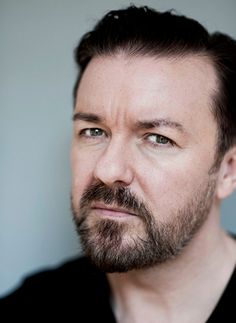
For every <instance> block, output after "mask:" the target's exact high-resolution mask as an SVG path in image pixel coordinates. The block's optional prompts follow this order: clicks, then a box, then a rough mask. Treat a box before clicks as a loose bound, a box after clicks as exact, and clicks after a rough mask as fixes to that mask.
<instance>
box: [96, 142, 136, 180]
mask: <svg viewBox="0 0 236 323" xmlns="http://www.w3.org/2000/svg"><path fill="white" fill-rule="evenodd" d="M131 164H132V160H131V156H130V152H129V151H128V147H127V145H125V143H124V142H122V141H121V140H111V141H110V143H109V144H108V146H107V147H106V149H105V150H104V151H103V152H102V155H101V156H100V157H99V159H98V160H97V163H96V166H95V169H94V178H96V179H97V180H99V181H101V182H103V183H104V184H106V185H107V186H112V185H114V184H122V185H124V186H128V185H130V183H131V182H132V180H133V170H132V167H131Z"/></svg>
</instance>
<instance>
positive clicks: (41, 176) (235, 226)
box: [0, 0, 236, 295]
mask: <svg viewBox="0 0 236 323" xmlns="http://www.w3.org/2000/svg"><path fill="white" fill-rule="evenodd" d="M133 3H134V4H136V5H149V6H151V7H154V8H156V9H159V10H166V9H171V8H175V9H177V10H178V11H180V12H181V13H183V14H186V15H189V16H192V17H194V18H196V19H198V20H199V21H200V22H202V23H203V24H204V25H205V26H206V27H207V28H209V29H210V30H211V31H213V30H216V29H218V30H221V31H223V32H226V33H228V34H230V35H231V36H233V37H235V38H236V20H235V12H236V1H235V0H207V1H205V0H198V1H195V0H192V1H190V0H159V1H157V0H153V1H148V0H147V1H145V2H144V1H133ZM127 5H129V1H121V0H120V1H119V0H112V1H111V0H100V1H93V0H86V1H82V0H81V1H80V0H64V1H63V0H40V1H38V0H21V1H18V0H0V98H1V101H0V103H1V104H0V148H1V150H0V295H3V294H5V293H7V292H9V291H10V290H12V289H13V288H15V287H16V286H17V285H18V284H19V282H20V280H21V279H22V277H24V276H25V275H26V274H28V273H30V272H32V271H35V270H41V269H43V268H45V267H48V266H56V265H57V264H59V263H60V262H62V261H64V260H65V259H68V258H70V257H73V256H75V255H77V254H78V252H79V246H78V239H77V236H76V234H75V230H74V227H73V223H72V220H71V215H70V163H69V150H70V136H71V116H72V95H71V94H72V87H73V83H74V80H75V76H76V72H75V66H74V63H73V59H72V53H73V49H74V47H75V46H76V44H77V41H78V40H79V38H80V37H81V35H82V34H83V33H84V32H86V31H87V30H89V29H90V28H91V27H92V26H93V25H94V23H95V22H96V20H97V19H99V18H100V17H101V16H102V15H103V14H104V13H105V12H107V11H109V10H111V9H118V8H120V7H121V6H123V7H124V6H127ZM235 197H236V195H235V194H234V195H233V196H232V197H231V198H229V199H228V200H227V201H226V202H225V203H224V205H223V208H222V209H223V224H224V226H225V227H226V228H227V229H229V230H231V231H234V232H236V219H235V218H234V207H235V201H234V200H235Z"/></svg>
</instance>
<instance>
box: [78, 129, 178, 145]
mask: <svg viewBox="0 0 236 323" xmlns="http://www.w3.org/2000/svg"><path fill="white" fill-rule="evenodd" d="M88 130H89V131H92V130H94V131H95V130H98V131H101V132H102V133H103V135H105V137H107V134H106V133H105V131H104V130H102V129H100V128H85V129H82V130H81V131H80V132H79V137H84V138H86V139H89V140H90V139H91V140H94V139H97V137H101V136H91V135H90V136H89V135H86V131H88ZM151 136H153V137H156V138H157V137H158V138H159V139H164V140H166V141H167V143H162V144H161V143H156V142H154V141H151V140H147V138H150V137H151ZM143 138H144V139H145V140H146V141H147V142H148V144H150V145H152V146H154V147H164V146H174V145H175V143H174V141H173V140H171V139H169V138H168V137H166V136H163V135H159V134H156V133H147V134H145V135H144V137H143Z"/></svg>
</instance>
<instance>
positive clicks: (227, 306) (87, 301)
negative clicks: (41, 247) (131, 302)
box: [0, 257, 236, 323]
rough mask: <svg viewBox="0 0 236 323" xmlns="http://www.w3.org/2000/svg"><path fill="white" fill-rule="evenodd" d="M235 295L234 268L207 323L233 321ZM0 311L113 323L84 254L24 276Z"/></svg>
mask: <svg viewBox="0 0 236 323" xmlns="http://www.w3.org/2000/svg"><path fill="white" fill-rule="evenodd" d="M235 297H236V270H235V271H234V273H233V275H232V277H231V279H230V281H229V283H228V285H227V286H226V288H225V291H224V293H223V295H222V297H221V299H220V301H219V302H218V304H217V306H216V308H215V310H214V311H213V313H212V315H211V317H210V318H209V319H208V320H207V323H216V322H219V323H228V322H236V319H235V309H234V302H235ZM0 313H1V317H7V320H6V322H10V321H11V320H10V319H11V318H13V317H14V318H16V317H17V318H18V319H19V320H20V319H23V320H24V321H32V322H33V321H34V320H36V319H41V320H42V319H45V320H47V319H48V318H50V317H51V318H53V322H55V321H57V320H59V321H60V322H61V321H62V322H63V321H65V322H72V320H73V321H75V322H99V323H100V322H102V323H105V322H109V323H115V318H114V315H113V312H112V308H111V305H110V288H109V284H108V281H107V278H106V275H105V274H104V273H102V272H100V271H99V270H97V269H96V268H95V267H94V266H93V265H91V263H90V262H89V260H88V259H87V258H85V257H82V258H78V259H75V260H72V261H69V262H67V263H65V264H64V265H62V266H60V267H58V268H56V269H52V270H47V271H43V272H40V273H37V274H34V275H32V276H30V277H28V278H26V279H25V281H24V283H23V284H22V286H21V287H20V288H18V289H17V290H16V291H15V292H13V293H12V294H10V295H9V296H7V297H5V298H3V299H0ZM63 318H65V320H64V319H63ZM2 322H4V320H3V321H2Z"/></svg>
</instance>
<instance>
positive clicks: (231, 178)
mask: <svg viewBox="0 0 236 323" xmlns="http://www.w3.org/2000/svg"><path fill="white" fill-rule="evenodd" d="M235 189H236V146H235V147H233V148H231V149H230V150H229V151H228V152H227V153H226V154H225V157H224V159H223V161H222V163H221V167H220V171H219V178H218V187H217V197H218V198H219V199H224V198H226V197H228V196H229V195H230V194H231V193H232V192H233V191H234V190H235Z"/></svg>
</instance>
